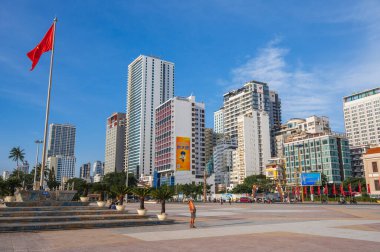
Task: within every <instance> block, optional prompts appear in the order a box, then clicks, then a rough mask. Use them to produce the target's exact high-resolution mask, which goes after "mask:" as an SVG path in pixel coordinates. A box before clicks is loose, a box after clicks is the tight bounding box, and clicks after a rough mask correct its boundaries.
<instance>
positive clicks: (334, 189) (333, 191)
mask: <svg viewBox="0 0 380 252" xmlns="http://www.w3.org/2000/svg"><path fill="white" fill-rule="evenodd" d="M332 193H333V194H334V195H336V187H335V183H334V185H333V188H332Z"/></svg>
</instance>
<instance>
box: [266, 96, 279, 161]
mask: <svg viewBox="0 0 380 252" xmlns="http://www.w3.org/2000/svg"><path fill="white" fill-rule="evenodd" d="M269 119H270V122H269V123H270V125H271V126H270V127H271V129H270V139H271V143H270V145H271V155H272V157H275V156H277V153H276V133H277V132H278V131H279V130H280V129H281V100H280V98H279V96H278V94H277V92H275V91H272V90H269Z"/></svg>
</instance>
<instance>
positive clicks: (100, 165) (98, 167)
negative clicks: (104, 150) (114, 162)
mask: <svg viewBox="0 0 380 252" xmlns="http://www.w3.org/2000/svg"><path fill="white" fill-rule="evenodd" d="M92 174H94V176H95V175H96V174H99V175H100V176H103V175H104V162H102V161H99V160H97V161H95V162H94V165H93V168H92Z"/></svg>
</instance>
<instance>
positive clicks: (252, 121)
mask: <svg viewBox="0 0 380 252" xmlns="http://www.w3.org/2000/svg"><path fill="white" fill-rule="evenodd" d="M237 128H238V139H237V140H238V141H237V142H238V147H237V149H236V154H237V155H236V159H237V160H236V161H237V162H236V163H235V164H234V165H233V168H232V171H231V176H230V182H231V183H232V184H234V185H237V184H242V183H243V181H244V179H245V178H246V177H248V176H251V175H260V174H265V167H266V163H267V161H268V160H269V159H270V138H269V115H268V113H267V112H265V111H257V110H252V111H250V112H248V113H247V114H245V115H240V116H239V117H238V124H237Z"/></svg>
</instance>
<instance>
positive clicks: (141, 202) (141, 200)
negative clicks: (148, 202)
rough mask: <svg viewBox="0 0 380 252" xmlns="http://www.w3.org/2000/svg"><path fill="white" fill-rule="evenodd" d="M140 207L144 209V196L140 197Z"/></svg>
mask: <svg viewBox="0 0 380 252" xmlns="http://www.w3.org/2000/svg"><path fill="white" fill-rule="evenodd" d="M140 209H145V207H144V197H140Z"/></svg>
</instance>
